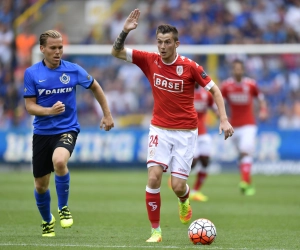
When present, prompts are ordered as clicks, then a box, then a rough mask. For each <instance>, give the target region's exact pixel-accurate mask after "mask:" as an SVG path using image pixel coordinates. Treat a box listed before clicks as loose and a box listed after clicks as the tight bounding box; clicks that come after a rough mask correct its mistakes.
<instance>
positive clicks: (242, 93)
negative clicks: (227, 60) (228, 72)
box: [221, 60, 267, 195]
mask: <svg viewBox="0 0 300 250" xmlns="http://www.w3.org/2000/svg"><path fill="white" fill-rule="evenodd" d="M221 91H222V94H223V97H224V99H225V101H226V102H227V103H228V106H229V109H230V113H231V114H230V115H231V117H230V122H231V124H232V126H233V127H234V131H235V133H234V136H233V137H232V139H233V142H234V144H235V146H236V147H237V150H238V151H239V169H240V173H241V182H240V188H241V191H242V193H244V194H245V195H254V194H255V189H254V187H253V185H252V184H251V167H252V161H253V154H254V151H255V138H256V132H257V126H256V121H255V114H254V107H253V102H254V99H257V100H258V102H259V118H260V119H263V120H264V119H266V118H267V105H266V101H265V99H264V95H263V94H262V93H261V92H260V91H259V88H258V86H257V84H256V82H255V80H254V79H251V78H249V77H245V76H244V64H243V62H242V61H240V60H235V61H233V64H232V77H230V78H228V79H226V80H225V81H223V82H222V84H221Z"/></svg>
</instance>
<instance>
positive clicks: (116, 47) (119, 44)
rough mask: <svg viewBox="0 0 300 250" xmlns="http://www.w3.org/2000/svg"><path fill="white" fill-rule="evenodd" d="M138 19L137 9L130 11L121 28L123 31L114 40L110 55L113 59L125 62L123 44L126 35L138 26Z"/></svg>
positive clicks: (138, 12)
mask: <svg viewBox="0 0 300 250" xmlns="http://www.w3.org/2000/svg"><path fill="white" fill-rule="evenodd" d="M139 17H140V11H139V10H138V9H135V10H133V11H131V13H130V14H129V16H128V17H127V19H126V21H125V23H124V26H123V30H122V32H121V33H120V35H119V36H118V37H117V39H116V40H115V42H114V44H113V47H112V51H111V54H112V55H113V56H114V57H117V58H120V59H122V60H126V50H125V49H124V42H125V39H126V37H127V35H128V33H129V32H130V31H131V30H134V29H136V27H137V26H138V20H139Z"/></svg>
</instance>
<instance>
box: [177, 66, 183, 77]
mask: <svg viewBox="0 0 300 250" xmlns="http://www.w3.org/2000/svg"><path fill="white" fill-rule="evenodd" d="M176 72H177V75H179V76H181V75H182V73H183V67H182V66H177V68H176Z"/></svg>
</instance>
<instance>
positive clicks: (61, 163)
mask: <svg viewBox="0 0 300 250" xmlns="http://www.w3.org/2000/svg"><path fill="white" fill-rule="evenodd" d="M53 166H54V169H55V171H58V172H61V171H64V170H65V169H66V167H67V164H66V161H65V160H64V159H63V158H59V157H57V158H54V159H53Z"/></svg>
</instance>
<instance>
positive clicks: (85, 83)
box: [77, 65, 94, 89]
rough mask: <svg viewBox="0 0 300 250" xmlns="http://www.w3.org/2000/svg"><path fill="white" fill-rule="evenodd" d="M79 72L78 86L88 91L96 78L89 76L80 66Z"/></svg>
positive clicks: (78, 67)
mask: <svg viewBox="0 0 300 250" xmlns="http://www.w3.org/2000/svg"><path fill="white" fill-rule="evenodd" d="M77 70H78V84H79V85H81V86H82V87H84V88H86V89H88V88H90V87H91V85H92V83H93V81H94V78H93V77H92V76H91V75H89V74H88V73H87V72H86V70H85V69H83V68H82V67H81V66H79V65H77Z"/></svg>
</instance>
